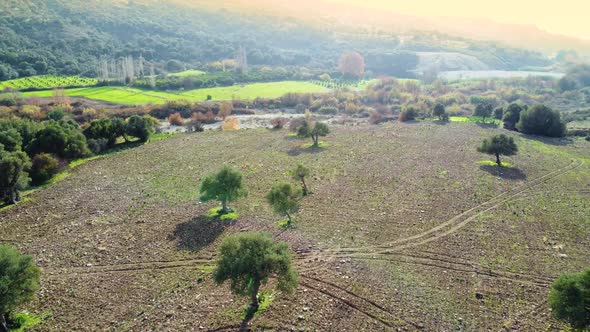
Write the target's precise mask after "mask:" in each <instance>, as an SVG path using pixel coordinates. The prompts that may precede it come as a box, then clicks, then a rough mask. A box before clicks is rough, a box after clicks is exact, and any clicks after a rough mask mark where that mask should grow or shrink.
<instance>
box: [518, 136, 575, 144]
mask: <svg viewBox="0 0 590 332" xmlns="http://www.w3.org/2000/svg"><path fill="white" fill-rule="evenodd" d="M521 137H522V138H525V139H529V140H532V141H537V142H540V143H544V144H547V145H555V146H566V145H571V144H574V140H573V139H571V138H569V137H545V136H535V135H527V134H521Z"/></svg>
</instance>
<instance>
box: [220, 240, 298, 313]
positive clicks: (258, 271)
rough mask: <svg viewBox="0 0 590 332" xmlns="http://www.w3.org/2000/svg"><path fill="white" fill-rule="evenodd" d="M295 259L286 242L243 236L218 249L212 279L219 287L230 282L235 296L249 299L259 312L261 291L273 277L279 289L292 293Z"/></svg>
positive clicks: (225, 241) (295, 283)
mask: <svg viewBox="0 0 590 332" xmlns="http://www.w3.org/2000/svg"><path fill="white" fill-rule="evenodd" d="M291 261H292V255H291V252H290V250H289V247H288V246H287V244H286V243H284V242H278V243H277V242H275V241H274V240H273V239H272V238H271V237H270V236H269V235H267V234H263V233H241V234H237V235H232V236H229V237H227V238H226V239H225V240H224V241H223V243H222V244H221V248H220V249H219V259H218V260H217V267H216V269H215V271H214V274H213V278H214V280H215V282H216V283H217V284H218V285H219V284H222V283H224V282H225V281H227V280H229V281H230V287H231V290H232V292H233V293H235V294H237V295H243V296H249V297H250V298H251V300H252V302H251V308H252V309H253V310H254V311H256V310H258V291H259V290H260V286H262V285H264V284H265V283H266V282H267V281H268V280H269V279H270V278H271V277H276V278H277V281H278V282H277V288H278V289H279V290H281V291H285V292H289V293H291V292H292V291H293V290H294V289H295V288H296V287H297V282H298V276H297V273H296V272H295V271H294V270H293V267H292V266H291Z"/></svg>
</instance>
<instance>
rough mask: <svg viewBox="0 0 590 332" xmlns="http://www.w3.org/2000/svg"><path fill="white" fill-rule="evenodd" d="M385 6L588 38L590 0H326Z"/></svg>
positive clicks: (412, 11) (406, 11)
mask: <svg viewBox="0 0 590 332" xmlns="http://www.w3.org/2000/svg"><path fill="white" fill-rule="evenodd" d="M328 1H330V2H336V3H343V4H344V3H355V4H358V5H364V6H368V7H372V8H387V9H390V10H392V11H394V12H398V13H404V14H417V15H428V16H454V17H469V18H481V17H485V18H489V19H492V20H495V21H498V22H505V23H522V24H534V25H537V26H539V27H540V28H542V29H545V30H547V31H550V32H553V33H559V34H567V35H573V36H577V37H582V38H589V39H590V0H559V1H558V0H491V1H490V0H486V1H483V0H328Z"/></svg>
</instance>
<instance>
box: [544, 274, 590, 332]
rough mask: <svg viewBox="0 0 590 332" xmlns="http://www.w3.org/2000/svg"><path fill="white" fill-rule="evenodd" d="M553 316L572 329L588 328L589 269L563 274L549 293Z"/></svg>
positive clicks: (589, 316) (589, 299)
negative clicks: (566, 323)
mask: <svg viewBox="0 0 590 332" xmlns="http://www.w3.org/2000/svg"><path fill="white" fill-rule="evenodd" d="M549 306H550V307H551V309H552V311H553V315H554V316H555V317H556V318H557V319H560V320H563V321H566V322H568V323H569V324H570V325H571V326H572V327H573V328H574V329H577V330H581V331H583V330H584V329H588V328H590V269H588V270H586V271H585V272H582V273H577V274H564V275H562V276H560V277H559V278H558V279H557V280H556V281H555V282H554V283H553V286H552V288H551V292H550V293H549Z"/></svg>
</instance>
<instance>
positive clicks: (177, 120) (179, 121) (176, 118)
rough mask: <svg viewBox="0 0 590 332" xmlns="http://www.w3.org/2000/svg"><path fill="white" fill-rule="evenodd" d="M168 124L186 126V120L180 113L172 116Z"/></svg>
mask: <svg viewBox="0 0 590 332" xmlns="http://www.w3.org/2000/svg"><path fill="white" fill-rule="evenodd" d="M168 122H169V123H170V124H171V125H172V126H184V119H183V118H182V116H181V115H180V113H178V112H176V113H173V114H170V116H169V117H168Z"/></svg>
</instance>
